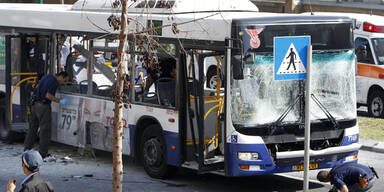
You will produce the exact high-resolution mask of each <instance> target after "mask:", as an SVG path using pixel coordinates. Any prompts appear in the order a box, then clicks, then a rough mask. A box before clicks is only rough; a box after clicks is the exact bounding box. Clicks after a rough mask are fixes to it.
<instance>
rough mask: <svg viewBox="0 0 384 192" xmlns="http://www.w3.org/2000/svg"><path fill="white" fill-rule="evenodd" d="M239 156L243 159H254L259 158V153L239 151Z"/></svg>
mask: <svg viewBox="0 0 384 192" xmlns="http://www.w3.org/2000/svg"><path fill="white" fill-rule="evenodd" d="M237 158H238V159H240V160H243V161H252V160H258V159H259V154H258V153H256V152H252V153H251V152H238V153H237Z"/></svg>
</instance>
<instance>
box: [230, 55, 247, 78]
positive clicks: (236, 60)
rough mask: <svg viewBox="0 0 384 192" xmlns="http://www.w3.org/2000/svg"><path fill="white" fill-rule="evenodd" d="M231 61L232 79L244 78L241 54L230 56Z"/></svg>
mask: <svg viewBox="0 0 384 192" xmlns="http://www.w3.org/2000/svg"><path fill="white" fill-rule="evenodd" d="M231 63H232V72H233V79H235V80H242V79H244V74H243V69H244V65H243V61H242V55H233V56H232V58H231Z"/></svg>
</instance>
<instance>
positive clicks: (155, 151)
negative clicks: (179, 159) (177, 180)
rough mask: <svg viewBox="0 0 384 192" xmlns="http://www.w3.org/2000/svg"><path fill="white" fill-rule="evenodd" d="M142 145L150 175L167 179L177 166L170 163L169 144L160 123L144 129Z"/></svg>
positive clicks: (145, 163)
mask: <svg viewBox="0 0 384 192" xmlns="http://www.w3.org/2000/svg"><path fill="white" fill-rule="evenodd" d="M140 146H141V147H140V149H141V150H142V151H141V159H142V161H143V166H144V170H145V172H146V173H147V174H148V175H149V176H151V177H153V178H157V179H166V178H169V177H170V176H171V175H172V173H174V172H175V167H173V166H170V165H168V158H167V146H166V143H165V139H164V136H163V133H162V129H161V128H160V126H159V125H150V126H148V127H147V128H146V129H145V130H144V132H143V135H142V137H141V144H140Z"/></svg>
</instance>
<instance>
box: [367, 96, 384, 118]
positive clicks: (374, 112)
mask: <svg viewBox="0 0 384 192" xmlns="http://www.w3.org/2000/svg"><path fill="white" fill-rule="evenodd" d="M368 114H369V116H372V117H384V91H382V90H378V91H374V92H373V93H372V94H370V95H369V97H368Z"/></svg>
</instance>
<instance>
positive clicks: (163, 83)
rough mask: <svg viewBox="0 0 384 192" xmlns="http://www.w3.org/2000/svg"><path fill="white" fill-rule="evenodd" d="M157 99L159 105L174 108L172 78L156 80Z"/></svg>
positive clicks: (173, 84) (174, 83) (173, 82)
mask: <svg viewBox="0 0 384 192" xmlns="http://www.w3.org/2000/svg"><path fill="white" fill-rule="evenodd" d="M156 83H157V89H156V94H157V99H158V102H159V104H160V105H171V106H175V103H176V99H175V90H176V82H175V80H174V79H172V78H160V79H158V80H157V82H156Z"/></svg>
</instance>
